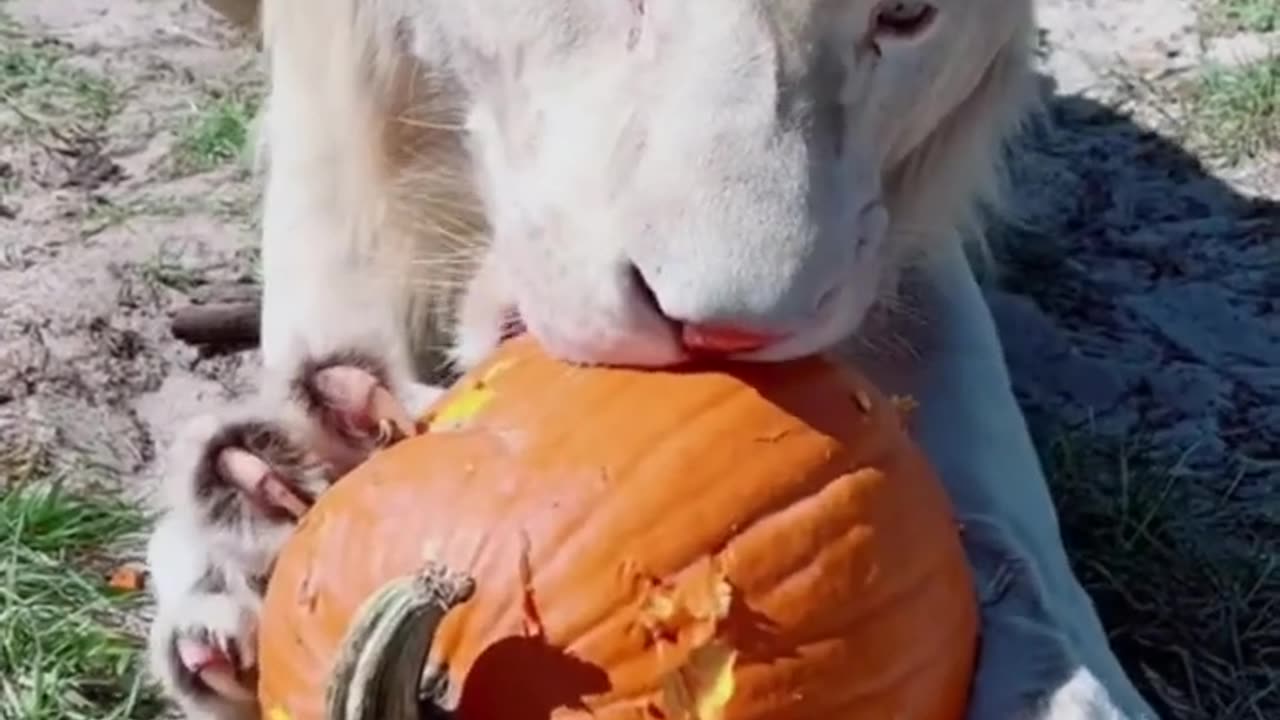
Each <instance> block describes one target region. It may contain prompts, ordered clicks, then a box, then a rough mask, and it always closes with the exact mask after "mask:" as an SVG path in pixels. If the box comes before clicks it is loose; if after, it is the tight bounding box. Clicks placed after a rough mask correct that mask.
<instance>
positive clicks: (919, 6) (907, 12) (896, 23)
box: [875, 0, 937, 39]
mask: <svg viewBox="0 0 1280 720" xmlns="http://www.w3.org/2000/svg"><path fill="white" fill-rule="evenodd" d="M936 14H937V8H935V7H934V6H933V5H931V4H929V3H926V2H913V1H912V0H903V1H902V2H886V3H884V4H883V5H881V6H880V8H879V9H878V10H876V17H875V32H876V34H877V35H880V36H882V37H890V38H904V39H905V38H913V37H915V36H917V35H919V34H920V33H922V32H924V31H925V29H927V28H928V27H929V24H930V23H932V22H933V18H934V16H935V15H936Z"/></svg>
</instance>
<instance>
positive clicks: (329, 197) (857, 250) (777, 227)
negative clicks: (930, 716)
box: [150, 0, 1151, 720]
mask: <svg viewBox="0 0 1280 720" xmlns="http://www.w3.org/2000/svg"><path fill="white" fill-rule="evenodd" d="M1031 5H1032V4H1031V0H905V1H902V2H894V1H890V0H465V1H461V0H262V4H261V8H260V9H261V17H260V25H261V28H262V31H263V35H264V39H265V48H266V53H267V57H268V58H269V71H270V80H271V87H270V95H269V99H268V103H267V106H266V109H265V113H264V116H263V131H264V133H263V137H264V140H265V143H264V150H265V162H266V169H267V184H266V199H265V218H264V227H263V266H264V271H265V287H264V293H265V297H264V309H263V317H262V351H263V358H264V364H265V368H264V375H263V385H262V393H261V396H260V397H259V398H258V399H256V400H255V401H253V402H252V403H249V404H246V405H244V406H242V407H235V408H232V409H231V410H230V411H228V412H226V413H222V414H219V415H217V416H215V417H211V418H205V419H202V420H200V421H198V422H196V423H194V424H193V425H192V427H191V428H190V429H189V430H188V431H187V432H186V433H185V434H184V436H183V438H182V440H181V441H180V442H179V443H178V444H177V447H176V448H175V450H174V454H173V465H172V466H171V467H170V468H168V469H167V478H168V482H167V486H166V488H167V491H168V492H167V497H168V500H169V507H168V509H167V513H166V515H165V516H164V517H163V519H162V521H161V523H160V524H159V526H158V527H157V529H156V532H155V535H154V536H153V541H152V543H151V558H150V560H151V565H152V568H153V571H154V573H155V586H156V591H157V601H158V609H157V617H156V620H155V623H154V625H153V627H152V632H151V656H152V660H153V667H154V669H155V672H156V673H157V674H158V676H159V677H160V678H161V679H162V681H163V682H164V684H165V687H166V688H167V690H168V691H169V693H170V694H171V695H172V696H173V697H174V698H175V699H176V700H177V701H178V703H179V704H180V705H181V706H182V707H183V708H184V709H185V710H186V711H187V712H188V713H189V714H190V715H191V716H192V717H196V718H222V719H236V720H241V719H247V718H256V717H257V711H256V710H255V708H254V703H253V687H254V685H253V683H254V677H255V669H256V665H255V658H254V633H255V628H256V619H257V615H256V613H257V609H258V607H259V602H260V593H261V590H262V587H263V583H264V579H265V577H266V575H267V573H268V571H269V568H270V564H271V562H272V559H273V558H274V554H275V552H276V551H277V550H278V548H279V546H280V543H281V542H282V541H283V540H284V538H285V537H287V535H288V533H289V532H290V529H291V528H292V525H293V522H294V520H295V519H296V518H297V516H298V515H300V514H301V513H302V512H303V511H304V510H305V508H306V507H307V505H308V504H309V503H310V502H311V501H313V500H314V498H315V497H316V495H317V494H319V493H320V492H322V491H323V490H324V488H325V487H327V486H328V484H329V483H330V482H331V481H332V480H333V479H334V478H335V477H336V476H337V475H339V474H340V473H342V472H343V471H345V470H346V469H349V468H350V467H352V466H353V465H354V464H355V463H357V462H359V461H360V460H361V459H362V458H363V457H365V456H366V455H367V453H368V452H369V451H370V449H371V448H372V447H373V446H374V444H375V442H376V439H377V436H378V434H379V433H380V432H381V431H384V430H385V429H386V421H387V420H388V419H392V420H394V419H395V416H396V411H395V408H397V407H407V408H410V409H417V408H419V407H421V406H422V405H423V404H424V403H425V402H427V401H429V399H430V398H431V397H433V395H434V391H432V390H431V389H430V388H429V387H427V386H426V385H425V384H420V383H423V382H425V381H426V380H427V379H428V378H429V377H430V376H431V375H432V373H433V372H434V371H436V370H438V369H439V368H438V366H439V365H440V363H441V362H442V361H443V360H448V361H450V362H452V363H453V364H454V366H455V367H460V368H465V367H467V366H468V365H469V364H470V363H472V362H474V361H476V360H478V359H479V358H481V357H482V356H484V354H485V353H487V352H488V351H490V350H491V349H492V348H493V347H494V346H495V344H496V343H497V342H499V341H500V339H501V338H502V337H503V336H504V335H505V334H507V333H509V332H511V331H513V330H514V329H518V328H521V327H523V328H527V330H528V331H529V332H531V333H532V334H533V335H535V336H536V337H537V338H538V339H539V340H540V341H541V342H542V344H543V345H544V346H545V347H546V348H548V349H549V350H550V351H551V352H553V353H555V354H557V355H559V356H561V357H563V358H566V359H569V360H573V361H578V362H584V363H623V364H632V365H645V366H663V365H668V364H671V363H675V362H679V361H681V360H682V359H684V358H686V357H688V356H690V355H691V354H696V353H719V354H723V355H729V356H734V357H738V358H741V359H744V360H750V361H758V362H769V361H777V360H780V359H784V358H790V357H795V356H798V355H802V354H806V353H812V352H818V351H829V352H832V353H836V354H844V355H847V356H853V355H858V356H859V358H858V361H859V362H860V363H863V364H864V365H867V366H870V367H872V368H878V370H876V372H875V373H874V374H875V375H876V377H877V380H878V381H880V382H881V383H882V384H884V385H886V386H888V387H895V388H901V389H902V390H906V391H909V392H912V393H914V394H915V395H916V396H917V397H920V398H922V400H923V408H922V411H921V414H920V415H919V421H918V422H919V425H918V428H917V430H916V431H917V433H918V436H919V438H920V440H921V442H922V443H923V444H924V446H925V448H926V450H927V451H928V452H929V453H930V457H931V458H932V459H933V461H934V462H935V463H936V464H937V466H938V467H939V469H940V470H941V472H942V475H943V477H944V481H945V482H946V483H947V486H948V489H949V491H950V492H951V494H952V496H953V498H954V499H955V501H956V503H957V505H958V507H959V510H960V512H961V515H962V516H963V518H962V519H963V520H964V521H965V522H966V526H967V528H968V529H967V531H966V542H967V547H968V551H969V553H970V558H971V560H972V562H973V564H974V567H975V569H976V570H977V573H978V577H979V580H980V582H981V587H980V588H979V590H980V592H981V594H982V598H983V602H984V619H983V621H984V640H983V654H982V658H981V664H980V670H979V673H978V677H977V680H976V684H975V689H974V697H973V701H972V703H973V704H972V709H971V713H970V715H971V717H973V718H975V719H978V720H1005V719H1006V718H1022V717H1028V718H1031V717H1053V718H1104V717H1140V716H1142V717H1146V716H1151V711H1150V710H1149V709H1148V708H1147V707H1146V706H1145V704H1144V703H1143V701H1142V700H1141V699H1140V698H1139V697H1138V696H1137V694H1136V692H1135V691H1134V690H1133V688H1132V687H1131V686H1130V684H1129V682H1128V680H1127V679H1126V678H1125V677H1124V675H1123V673H1122V672H1121V670H1120V669H1119V667H1118V665H1117V663H1116V662H1115V659H1114V657H1113V656H1112V655H1111V653H1110V650H1109V649H1108V648H1107V645H1106V641H1105V638H1104V636H1103V635H1102V632H1101V628H1100V627H1099V624H1098V621H1097V618H1096V616H1095V614H1094V612H1093V609H1092V606H1091V605H1090V604H1089V601H1088V599H1087V597H1086V596H1085V595H1084V593H1083V591H1082V590H1081V589H1080V587H1079V585H1078V583H1077V582H1076V580H1075V578H1074V577H1073V576H1072V575H1071V572H1070V570H1069V568H1068V567H1067V564H1066V559H1065V556H1064V554H1063V552H1062V547H1061V541H1060V539H1059V538H1058V535H1057V527H1056V521H1055V518H1054V514H1053V509H1052V506H1051V505H1050V504H1049V501H1048V496H1047V492H1046V490H1045V486H1044V480H1043V477H1042V476H1041V474H1040V469H1039V466H1038V464H1037V461H1036V457H1035V455H1034V453H1033V451H1032V448H1031V445H1030V443H1029V441H1028V439H1027V436H1026V430H1025V428H1024V426H1023V420H1022V416H1021V415H1020V413H1019V411H1018V408H1017V406H1016V404H1015V403H1014V401H1013V398H1012V396H1011V394H1010V392H1009V388H1008V378H1007V376H1006V374H1005V369H1004V365H1003V362H1002V359H1001V357H1000V350H999V344H998V342H997V340H996V338H995V335H994V332H993V331H992V328H991V323H990V317H989V315H988V314H987V311H986V309H985V306H984V305H983V303H982V298H981V296H980V295H979V294H978V291H977V288H976V285H975V284H974V280H973V278H972V275H971V273H970V271H969V268H968V265H967V262H966V260H965V257H964V255H963V254H962V252H961V246H960V242H961V237H964V236H969V235H972V234H973V233H971V232H970V231H973V230H976V229H977V223H976V222H975V218H976V212H977V210H978V208H979V207H980V206H981V205H982V204H983V203H987V204H990V205H992V206H993V207H994V206H995V205H996V202H997V200H998V195H997V193H996V190H997V189H998V183H997V178H998V177H999V172H998V171H999V169H1000V167H999V157H1000V154H1001V152H1002V150H1003V146H1004V144H1005V141H1006V140H1007V138H1008V137H1009V135H1010V134H1011V133H1012V132H1013V131H1014V130H1015V129H1016V128H1017V126H1018V125H1019V123H1020V121H1021V120H1022V119H1023V118H1024V116H1025V115H1026V113H1027V112H1028V111H1029V109H1030V108H1031V107H1032V104H1033V98H1034V95H1035V82H1034V76H1033V73H1032V70H1031V60H1030V57H1031V51H1032V44H1033V42H1034V22H1033V12H1032V6H1031ZM903 287H909V288H913V295H914V297H913V298H912V299H910V300H905V299H903V294H902V288H903ZM904 306H905V307H907V308H909V310H910V311H909V312H906V311H902V312H899V310H902V309H903V308H904ZM908 318H915V319H918V320H920V321H921V322H918V323H917V322H906V321H905V320H906V319H908ZM890 340H903V341H905V342H906V343H907V344H909V345H911V346H912V347H913V348H915V349H916V350H918V351H919V353H920V354H919V355H918V356H915V357H913V358H912V359H911V360H910V362H906V361H905V360H904V359H903V358H902V357H896V358H893V359H892V360H891V361H887V362H886V358H888V357H889V356H890V355H892V352H891V350H890V349H889V348H890V347H891V346H892V345H893V343H892V342H889V341H890ZM389 412H390V414H389V415H388V413H389ZM398 412H401V413H402V412H404V411H403V410H400V411H398Z"/></svg>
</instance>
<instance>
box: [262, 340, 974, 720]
mask: <svg viewBox="0 0 1280 720" xmlns="http://www.w3.org/2000/svg"><path fill="white" fill-rule="evenodd" d="M428 422H429V427H430V428H431V429H430V430H429V431H428V432H426V433H424V434H422V435H418V436H415V437H412V438H409V439H407V440H404V441H402V442H400V443H399V444H397V445H395V446H393V447H391V448H389V449H387V450H384V451H382V452H380V453H378V454H376V455H375V456H374V457H372V458H370V459H369V460H368V461H367V462H365V463H364V464H363V465H361V466H359V467H357V468H356V469H355V470H353V471H352V472H351V473H350V474H348V475H347V476H346V477H344V478H343V479H342V480H341V481H340V482H339V483H338V484H337V485H336V486H335V487H334V488H332V489H331V490H329V491H328V492H327V493H326V494H325V495H323V496H322V497H321V498H320V500H319V502H317V503H316V505H315V506H314V507H313V508H312V509H311V511H310V512H309V513H308V514H307V516H306V517H305V518H304V519H303V521H302V523H301V524H300V526H299V528H298V530H297V533H296V534H295V535H294V536H293V537H292V538H291V539H290V540H289V542H288V543H287V544H286V546H285V548H284V549H283V551H282V552H281V554H280V556H279V559H278V561H277V564H276V567H275V569H274V572H273V576H272V578H271V580H270V583H269V587H268V591H267V595H266V600H265V608H264V611H263V616H262V623H261V631H260V641H259V646H260V649H259V652H260V666H261V670H260V679H259V697H260V702H261V707H262V709H263V715H264V717H269V718H283V717H288V718H290V719H291V720H321V719H322V718H323V717H324V694H325V687H326V683H327V680H328V674H329V671H330V668H331V667H332V665H333V662H334V659H335V657H336V655H337V653H338V649H339V646H340V645H341V643H342V641H343V637H344V634H345V632H346V630H347V628H348V627H349V625H350V624H351V623H352V622H353V619H354V615H355V613H356V611H357V610H358V608H359V607H360V604H361V603H362V602H363V601H364V600H365V599H366V598H367V597H369V596H370V595H372V594H373V593H374V592H375V591H376V590H377V589H378V588H379V587H381V586H382V585H384V584H385V583H387V582H388V581H391V580H394V579H396V578H398V577H403V576H405V575H410V574H413V573H415V572H416V571H418V570H419V569H420V568H421V567H422V563H423V561H424V560H428V559H431V560H437V561H441V562H443V563H444V564H445V565H447V566H448V567H449V568H450V569H452V570H454V571H461V572H467V573H469V574H471V576H472V577H473V578H474V579H475V583H476V589H475V594H474V596H473V597H471V599H469V600H468V601H466V602H465V603H463V604H462V605H460V606H459V607H457V608H455V609H454V610H453V611H452V612H451V613H450V614H449V615H448V616H447V617H446V618H445V620H444V621H443V623H442V625H441V626H440V629H439V632H438V634H437V635H436V638H435V641H434V643H433V645H432V648H431V654H430V663H432V664H438V663H445V664H446V665H447V667H448V676H449V680H450V682H449V695H448V697H449V700H450V702H451V703H460V704H459V705H458V706H457V710H456V712H455V713H454V715H453V717H455V718H462V719H463V720H535V719H536V720H549V719H551V718H555V719H557V720H559V719H562V718H584V719H585V718H589V717H590V718H596V719H600V720H609V719H618V720H622V719H635V720H641V719H645V720H655V719H660V718H670V719H671V720H676V719H683V718H698V720H709V718H713V717H714V718H716V719H717V720H832V719H833V718H835V719H838V720H864V719H865V720H887V719H889V718H894V719H897V720H958V719H959V718H962V717H963V716H964V711H965V707H966V701H967V698H968V692H969V685H970V679H971V677H972V674H973V670H974V664H975V655H976V648H977V638H978V609H977V601H976V597H975V595H974V586H973V581H972V576H971V574H970V570H969V567H968V565H967V563H966V559H965V556H964V553H963V550H962V547H961V544H960V537H959V528H958V525H957V523H956V521H955V519H954V517H953V513H952V509H951V506H950V504H949V502H948V499H947V497H946V495H945V494H944V490H943V488H942V487H941V485H940V484H939V482H938V480H937V478H936V476H935V474H934V472H933V471H932V469H931V468H930V466H929V465H928V464H927V462H926V460H925V459H924V457H923V455H922V454H921V452H920V450H919V449H918V448H917V447H915V446H914V445H913V444H912V442H911V441H910V440H909V439H908V437H907V435H906V432H905V431H904V430H903V428H902V421H901V418H900V417H899V414H898V412H897V411H896V409H895V406H894V403H893V402H891V401H890V400H889V399H888V398H886V397H885V396H884V395H882V394H881V393H880V392H879V391H878V390H877V389H876V388H874V387H872V386H871V385H870V384H869V383H868V382H867V381H866V380H865V379H863V378H861V377H860V376H858V375H857V374H856V373H851V372H849V371H848V370H846V369H841V368H837V367H835V366H833V365H830V364H828V363H826V362H823V361H821V360H818V359H807V360H800V361H794V362H790V363H784V364H761V365H743V366H705V367H700V368H699V367H695V368H691V369H688V370H682V371H638V370H627V369H614V368H590V369H586V368H574V367H570V366H568V365H565V364H563V363H561V362H559V361H556V360H554V359H551V358H549V357H548V356H546V355H544V354H543V353H542V352H541V350H540V349H539V348H538V347H537V346H536V345H535V344H534V341H533V340H531V339H529V338H527V337H526V338H518V339H516V340H513V341H509V342H507V343H505V344H504V345H503V346H502V347H501V348H500V349H499V350H498V352H496V353H495V355H494V357H493V358H492V359H491V360H490V361H489V362H487V363H485V364H484V365H482V366H481V367H478V368H476V369H475V370H474V371H473V372H471V373H469V374H468V375H466V376H465V377H463V378H462V379H461V380H460V381H459V382H458V383H457V384H456V385H455V386H454V387H453V388H452V389H451V390H450V391H449V392H448V393H447V394H446V395H445V396H444V397H442V398H441V399H440V401H439V402H438V403H437V404H436V405H435V406H434V409H433V414H432V416H429V417H428ZM709 654H712V655H716V656H717V657H719V658H720V659H721V660H724V659H725V658H729V661H730V664H729V670H728V671H727V672H728V674H727V675H725V676H724V677H721V678H719V680H717V681H716V682H718V683H719V684H718V685H717V686H716V687H714V688H709V689H707V692H708V693H712V694H714V693H713V691H715V692H718V693H719V695H717V696H716V697H718V698H719V699H718V700H717V702H716V706H715V707H712V708H711V709H710V710H706V711H705V712H704V715H703V716H702V717H699V716H698V715H696V714H693V713H691V712H685V711H684V710H682V709H681V708H680V707H673V705H675V704H678V703H673V700H672V698H673V697H675V696H676V695H679V694H680V693H679V692H676V689H678V687H679V686H680V681H681V680H683V681H684V682H685V683H686V685H685V686H686V688H687V686H688V683H689V682H690V678H693V679H694V681H696V675H697V673H696V672H694V671H695V670H696V669H697V666H698V664H699V661H698V660H697V658H705V657H707V656H708V655H709ZM704 664H705V663H704ZM722 670H723V668H722ZM726 681H728V682H729V683H730V685H725V682H726ZM695 684H696V682H695ZM730 687H731V690H730V691H728V692H727V693H726V692H725V691H726V689H728V688H730ZM708 697H711V695H708ZM682 713H684V714H682Z"/></svg>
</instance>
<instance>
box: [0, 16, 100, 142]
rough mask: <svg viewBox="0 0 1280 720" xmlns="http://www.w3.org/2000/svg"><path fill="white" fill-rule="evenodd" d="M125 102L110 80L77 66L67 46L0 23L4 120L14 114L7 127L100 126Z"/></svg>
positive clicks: (0, 104) (0, 92)
mask: <svg viewBox="0 0 1280 720" xmlns="http://www.w3.org/2000/svg"><path fill="white" fill-rule="evenodd" d="M121 102H122V93H121V92H120V90H119V88H117V87H116V85H115V84H114V83H112V82H111V80H110V79H108V78H106V77H104V76H102V75H99V74H97V73H93V72H90V71H88V70H85V69H84V68H81V67H77V66H76V65H74V64H73V63H72V62H70V54H69V53H68V52H67V51H66V50H65V49H64V48H62V47H60V46H57V45H54V44H50V43H41V42H35V41H32V40H31V39H29V38H27V37H26V36H25V35H23V34H22V33H20V32H19V31H17V30H16V29H14V28H13V27H12V26H6V25H0V119H3V117H4V115H6V114H7V115H11V116H12V118H11V119H9V122H8V123H6V124H10V125H17V126H20V127H28V128H29V127H31V126H47V127H51V128H54V129H58V128H66V127H70V126H73V125H79V126H82V127H90V128H96V127H100V126H102V125H103V124H104V123H106V121H107V120H109V119H110V118H111V117H112V116H113V115H114V114H115V113H117V112H118V111H119V109H120V106H121ZM5 109H7V110H8V111H9V113H4V112H3V110H5ZM14 120H16V122H14Z"/></svg>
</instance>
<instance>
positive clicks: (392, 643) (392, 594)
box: [325, 562, 475, 720]
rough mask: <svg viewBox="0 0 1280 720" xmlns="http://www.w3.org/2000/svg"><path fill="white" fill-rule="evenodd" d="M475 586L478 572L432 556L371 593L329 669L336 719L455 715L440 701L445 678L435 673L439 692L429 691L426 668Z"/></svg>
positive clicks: (329, 698)
mask: <svg viewBox="0 0 1280 720" xmlns="http://www.w3.org/2000/svg"><path fill="white" fill-rule="evenodd" d="M474 591H475V582H474V581H473V580H472V579H471V578H470V577H467V576H465V575H460V574H455V573H453V572H451V571H450V570H449V569H448V568H446V567H444V566H443V565H440V564H438V563H434V562H428V563H427V565H426V567H424V568H423V571H422V572H421V573H420V574H418V575H413V576H409V577H404V578H400V579H397V580H393V581H391V582H389V583H387V584H386V585H384V586H382V588H380V589H379V590H378V592H376V593H375V594H374V595H373V596H372V597H370V598H369V599H368V600H366V601H365V602H364V604H363V606H361V608H360V611H359V612H358V613H357V614H356V621H355V623H354V625H353V626H352V627H351V629H350V630H348V631H347V634H346V637H345V638H344V639H343V642H342V650H341V651H340V653H339V654H338V659H337V661H336V663H335V665H334V668H333V672H332V674H331V675H330V677H329V687H328V691H327V693H326V697H325V705H326V708H327V710H326V717H327V718H328V720H429V719H440V720H443V719H444V718H448V717H449V716H450V715H449V713H448V712H446V711H445V710H443V709H442V708H441V707H440V705H439V704H438V702H439V701H440V700H442V698H441V697H440V696H441V695H442V694H443V692H444V690H445V687H444V683H443V680H442V678H436V677H432V678H429V679H428V680H427V681H426V685H427V686H428V687H429V690H430V691H429V693H428V694H429V695H431V697H428V698H426V699H425V700H424V698H423V697H422V694H423V693H422V690H423V685H424V681H423V668H424V666H425V665H426V661H427V656H428V654H429V653H430V652H431V642H432V640H433V639H434V637H435V634H436V628H437V627H438V626H439V625H440V621H441V620H443V619H444V616H445V615H446V614H448V612H449V611H450V610H451V609H453V608H454V607H455V606H457V605H458V604H460V603H463V602H466V600H467V599H468V598H470V597H471V594H472V593H473V592H474Z"/></svg>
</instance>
